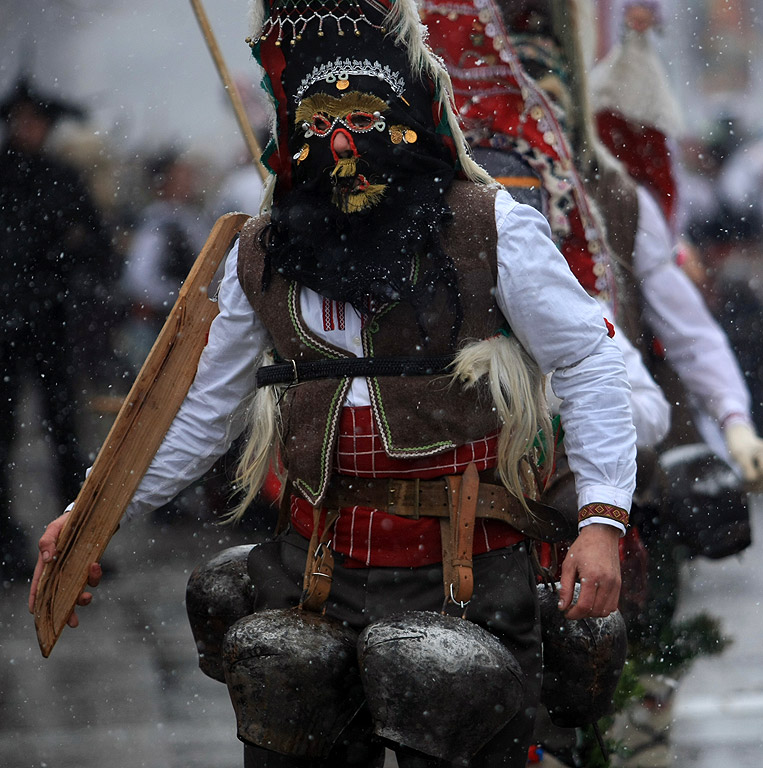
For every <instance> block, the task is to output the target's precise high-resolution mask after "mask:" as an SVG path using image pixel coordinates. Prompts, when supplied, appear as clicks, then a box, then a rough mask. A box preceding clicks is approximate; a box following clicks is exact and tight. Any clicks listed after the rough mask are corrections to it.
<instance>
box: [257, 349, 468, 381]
mask: <svg viewBox="0 0 763 768" xmlns="http://www.w3.org/2000/svg"><path fill="white" fill-rule="evenodd" d="M453 358H454V355H452V354H450V355H433V356H431V357H343V358H341V359H339V360H303V361H297V360H289V361H288V362H285V363H276V364H275V365H263V366H262V367H261V368H259V369H258V371H257V379H256V381H257V386H258V387H266V386H269V385H272V384H299V383H300V382H302V381H314V380H316V379H342V378H344V377H353V376H438V375H442V374H445V373H447V372H448V369H449V368H450V366H451V364H452V363H453Z"/></svg>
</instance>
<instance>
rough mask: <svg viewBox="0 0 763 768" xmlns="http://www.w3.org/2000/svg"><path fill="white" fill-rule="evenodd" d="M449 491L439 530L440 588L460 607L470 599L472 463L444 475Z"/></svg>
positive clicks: (475, 488)
mask: <svg viewBox="0 0 763 768" xmlns="http://www.w3.org/2000/svg"><path fill="white" fill-rule="evenodd" d="M447 483H448V491H449V496H448V498H449V504H448V512H449V515H448V518H447V523H446V522H445V520H446V518H442V519H441V522H440V533H441V536H442V541H443V557H442V570H443V587H444V589H445V599H446V600H452V601H453V602H455V603H459V604H460V605H462V606H464V605H465V604H466V603H468V602H469V601H470V600H471V599H472V594H473V592H474V573H473V569H472V546H473V543H474V522H475V518H476V514H477V499H478V495H479V485H480V476H479V472H477V467H476V466H475V464H474V462H472V463H470V464H469V465H468V466H467V468H466V470H465V471H464V474H463V475H454V476H450V477H448V478H447Z"/></svg>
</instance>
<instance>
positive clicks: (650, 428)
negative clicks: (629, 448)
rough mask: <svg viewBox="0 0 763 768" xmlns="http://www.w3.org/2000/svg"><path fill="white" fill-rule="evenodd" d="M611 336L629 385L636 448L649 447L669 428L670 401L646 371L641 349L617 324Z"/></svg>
mask: <svg viewBox="0 0 763 768" xmlns="http://www.w3.org/2000/svg"><path fill="white" fill-rule="evenodd" d="M612 339H613V341H614V342H615V344H616V346H617V348H618V349H619V350H620V352H621V353H622V356H623V360H624V361H625V370H626V372H627V374H628V383H629V384H630V385H631V398H630V400H631V413H632V415H633V424H634V426H635V427H636V445H637V446H638V447H639V448H653V447H654V446H655V445H657V444H658V443H659V442H660V441H661V440H663V439H664V438H665V436H666V435H667V434H668V431H669V430H670V404H669V403H668V401H667V400H666V399H665V395H664V394H663V393H662V390H661V389H660V387H659V386H658V385H657V382H656V381H655V380H654V379H653V378H652V374H651V373H649V371H648V369H647V367H646V365H645V364H644V359H643V358H642V357H641V353H640V352H639V351H638V350H637V349H636V347H634V346H633V344H631V343H630V341H629V340H628V337H627V336H626V335H625V332H624V331H623V330H622V329H620V328H618V327H617V325H615V335H614V336H613V337H612Z"/></svg>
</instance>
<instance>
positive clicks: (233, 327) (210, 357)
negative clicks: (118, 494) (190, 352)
mask: <svg viewBox="0 0 763 768" xmlns="http://www.w3.org/2000/svg"><path fill="white" fill-rule="evenodd" d="M237 264H238V246H237V245H236V246H235V247H234V248H233V250H232V251H231V253H230V254H229V256H228V258H227V260H226V264H225V275H224V277H223V280H222V282H221V284H220V289H219V293H218V303H219V308H220V314H219V315H218V316H217V317H216V318H215V319H214V320H213V321H212V326H211V328H210V331H209V340H208V342H207V345H206V347H204V350H203V351H202V353H201V359H200V360H199V367H198V370H197V372H196V377H195V378H194V380H193V384H192V385H191V388H190V389H189V391H188V395H187V396H186V398H185V400H184V401H183V404H182V405H181V406H180V410H179V411H178V414H177V416H176V417H175V419H174V421H173V422H172V424H171V425H170V428H169V431H168V432H167V435H166V437H165V439H164V442H162V444H161V446H160V447H159V450H158V451H157V453H156V456H155V457H154V460H153V461H152V462H151V466H150V467H149V468H148V471H147V472H146V474H145V476H144V478H143V480H142V481H141V484H140V486H139V487H138V490H137V491H136V492H135V495H134V496H133V498H132V501H131V502H130V504H129V506H128V507H127V511H126V513H125V518H126V519H130V518H132V517H135V516H136V515H139V514H142V513H144V512H149V511H151V510H153V509H156V508H158V507H160V506H162V504H166V503H167V502H168V501H170V500H171V499H172V498H174V497H175V496H176V495H177V494H178V493H179V492H180V491H181V490H183V488H185V487H187V486H188V485H190V484H191V483H192V482H193V481H194V480H197V479H198V478H199V477H201V476H202V475H203V474H204V473H205V472H206V471H207V470H208V469H209V468H210V467H211V466H212V465H213V464H214V463H215V461H216V460H217V459H218V458H219V457H220V456H222V455H223V454H224V453H225V452H226V451H227V450H228V448H229V447H230V444H231V443H232V442H233V440H234V439H235V438H236V437H238V435H240V434H241V432H242V431H243V428H244V421H245V419H244V416H245V414H244V411H245V406H246V402H247V399H248V397H249V395H251V393H252V392H253V391H254V388H255V384H254V378H255V373H256V370H257V367H258V365H259V363H260V353H261V352H262V351H264V350H265V349H267V348H268V347H269V346H270V339H269V336H268V334H267V331H266V330H265V328H264V326H263V325H262V323H261V322H260V321H259V320H258V318H257V317H256V315H255V314H254V310H253V309H252V307H251V305H250V304H249V301H248V300H247V298H246V296H245V295H244V292H243V289H242V288H241V285H240V283H239V281H238V275H237Z"/></svg>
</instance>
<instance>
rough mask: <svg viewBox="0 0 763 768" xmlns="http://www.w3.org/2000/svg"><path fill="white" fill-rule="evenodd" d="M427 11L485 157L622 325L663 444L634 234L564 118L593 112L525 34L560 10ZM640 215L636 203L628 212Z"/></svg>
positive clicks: (647, 427)
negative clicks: (585, 164) (613, 219)
mask: <svg viewBox="0 0 763 768" xmlns="http://www.w3.org/2000/svg"><path fill="white" fill-rule="evenodd" d="M422 7H423V14H422V17H423V20H424V22H425V23H426V24H427V25H428V27H429V29H430V35H431V45H432V47H433V49H434V50H435V52H436V53H438V54H439V55H440V56H442V57H443V59H444V61H445V62H446V65H447V67H448V71H449V72H450V74H451V77H452V79H453V83H454V92H455V99H456V105H457V107H458V111H459V116H460V117H461V119H462V120H463V123H464V127H465V133H466V137H467V139H468V141H469V143H470V144H471V146H472V147H473V151H474V156H475V158H476V159H477V161H478V162H479V163H480V164H481V165H482V166H483V167H485V168H486V169H487V170H488V171H489V172H490V173H491V174H493V176H494V177H495V178H496V179H497V180H498V181H500V182H501V183H502V184H503V185H504V186H505V187H506V189H508V190H509V191H510V192H511V194H512V196H514V197H515V198H516V199H519V200H521V201H522V202H526V203H528V204H530V205H533V206H534V207H536V208H537V209H539V210H541V211H543V213H544V215H545V216H546V217H547V219H548V221H549V224H550V226H551V230H552V233H553V237H554V240H555V242H556V243H557V246H558V247H559V249H560V250H561V252H562V253H563V254H564V256H565V258H566V259H567V262H568V264H569V265H570V268H571V269H572V271H573V273H574V274H575V276H576V277H577V278H578V280H579V281H580V283H581V285H582V286H583V287H584V288H585V289H586V291H588V293H590V295H592V296H594V297H595V298H596V299H598V300H599V302H600V303H601V306H602V311H603V313H604V315H605V317H606V318H607V320H608V321H611V322H612V323H613V324H614V326H615V327H616V328H617V332H616V333H615V336H614V338H615V341H616V343H617V344H618V345H619V347H620V349H621V352H622V353H623V356H624V357H625V360H626V366H627V369H628V378H629V382H630V385H631V390H632V392H631V406H632V409H633V417H634V423H635V425H636V430H637V440H638V445H639V446H640V447H644V448H651V447H653V446H655V445H657V444H658V443H659V442H660V441H661V440H662V439H663V438H664V437H665V435H666V434H667V432H668V429H669V426H670V407H669V405H668V403H667V401H666V400H665V398H664V396H663V394H662V392H661V390H660V389H659V387H658V386H657V385H656V384H655V382H654V380H653V379H652V377H651V375H650V373H649V372H648V370H647V369H646V367H645V364H644V361H643V359H642V355H641V352H640V350H639V349H638V336H639V333H638V328H637V324H636V321H635V318H634V311H633V310H634V307H635V305H636V301H637V299H636V297H635V296H634V295H633V290H632V289H630V290H629V288H630V286H628V285H627V284H624V283H623V282H622V280H618V275H617V271H616V263H615V262H616V261H617V258H618V250H619V249H624V250H626V251H628V252H629V253H630V249H631V248H632V238H631V239H630V240H629V239H628V237H627V236H626V238H623V237H622V236H621V230H620V229H617V230H615V231H614V232H613V231H612V230H611V229H610V227H609V225H610V222H609V221H605V220H604V217H603V216H602V211H600V210H599V209H598V207H597V205H596V201H595V200H594V198H593V195H592V190H591V189H590V188H589V187H588V186H587V184H586V183H585V180H586V174H585V173H583V172H582V158H581V157H580V155H579V153H578V152H577V151H576V148H577V145H578V144H579V143H580V142H583V141H584V139H585V131H586V126H585V124H583V125H580V124H579V123H578V122H574V123H572V122H570V121H569V120H567V119H566V117H565V115H564V109H566V110H567V111H568V112H570V111H572V112H573V113H574V114H576V115H577V114H580V113H581V111H583V110H582V109H580V108H579V106H578V105H577V104H576V101H579V100H580V98H579V97H577V94H578V93H579V89H572V88H567V85H566V79H565V81H564V82H562V81H560V79H559V78H558V77H556V76H555V73H556V72H558V71H559V65H558V64H559V62H558V59H559V57H558V55H556V54H555V53H554V49H553V48H552V47H551V46H549V45H541V44H536V42H535V41H536V38H539V37H540V36H536V35H533V36H532V37H531V36H530V35H524V36H522V37H521V38H518V30H519V29H522V30H524V29H526V28H529V29H535V28H537V27H540V28H542V29H546V28H548V27H549V25H550V22H549V19H548V15H549V13H551V11H550V10H549V9H548V8H546V7H545V3H543V2H537V1H534V0H525V1H524V2H508V1H507V2H504V3H497V2H488V1H484V2H474V3H465V4H461V5H458V6H453V5H452V4H451V3H448V2H446V1H445V0H442V1H441V0H426V1H425V2H424V3H423V6H422ZM554 12H555V13H557V12H558V9H555V11H554ZM514 45H517V46H518V47H517V48H516V49H515V48H514ZM528 50H529V51H531V52H532V55H533V57H534V58H537V59H539V60H540V62H541V63H540V64H539V65H538V66H537V67H536V68H535V69H534V70H532V71H528V70H527V69H525V66H524V65H525V64H526V63H527V57H522V56H521V54H522V53H526V52H527V51H528ZM532 75H535V76H536V77H537V79H536V77H533V76H532ZM546 88H547V89H548V92H547V91H546V90H544V89H546ZM557 100H558V103H557ZM580 134H583V135H582V136H581V135H580ZM633 210H635V208H634V206H629V207H626V210H625V213H624V214H623V215H624V216H627V215H628V213H632V212H633Z"/></svg>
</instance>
